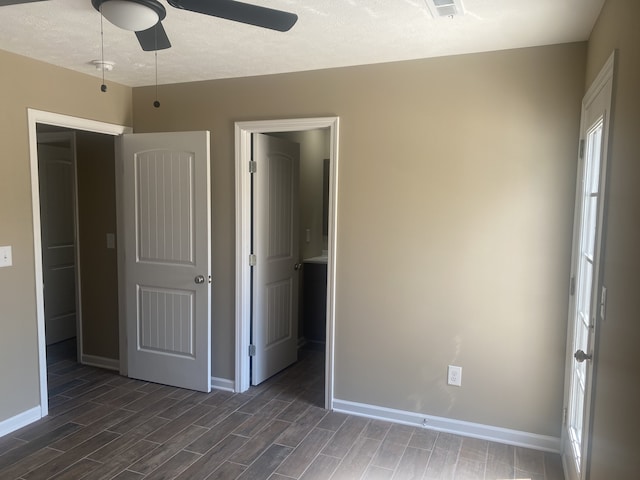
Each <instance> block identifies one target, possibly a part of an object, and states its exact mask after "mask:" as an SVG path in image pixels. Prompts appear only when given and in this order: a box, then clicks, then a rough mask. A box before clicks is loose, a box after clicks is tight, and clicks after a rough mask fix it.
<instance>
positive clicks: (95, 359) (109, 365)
mask: <svg viewBox="0 0 640 480" xmlns="http://www.w3.org/2000/svg"><path fill="white" fill-rule="evenodd" d="M81 362H82V364H83V365H89V366H91V367H99V368H106V369H107V370H115V371H120V360H117V359H114V358H106V357H99V356H97V355H85V354H83V355H82V357H81Z"/></svg>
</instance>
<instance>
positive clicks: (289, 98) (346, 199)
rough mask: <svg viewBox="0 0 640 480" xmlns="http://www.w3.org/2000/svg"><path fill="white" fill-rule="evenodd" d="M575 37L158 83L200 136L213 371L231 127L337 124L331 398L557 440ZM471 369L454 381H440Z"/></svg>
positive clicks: (579, 59) (229, 228) (229, 217)
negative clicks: (206, 144)
mask: <svg viewBox="0 0 640 480" xmlns="http://www.w3.org/2000/svg"><path fill="white" fill-rule="evenodd" d="M585 55H586V45H585V44H569V45H560V46H550V47H543V48H531V49H522V50H512V51H503V52H493V53H486V54H476V55H466V56H457V57H447V58H437V59H429V60H422V61H410V62H399V63H392V64H384V65H370V66H361V67H352V68H343V69H331V70H323V71H314V72H302V73H294V74H285V75H273V76H265V77H252V78H241V79H230V80H219V81H209V82H198V83H190V84H180V85H170V86H162V87H161V88H160V91H159V96H160V101H161V102H162V107H161V108H160V109H154V108H153V106H152V102H153V100H154V94H155V90H154V89H153V88H136V89H134V92H133V98H134V118H135V128H136V131H170V130H197V129H209V130H211V132H212V137H211V138H212V145H211V147H212V179H213V183H212V185H213V211H212V217H213V223H212V225H213V276H214V288H213V302H214V304H213V319H212V321H213V332H214V334H213V336H214V338H213V374H214V375H215V376H218V377H224V378H232V377H233V367H234V363H233V362H234V359H233V345H234V298H235V297H234V296H235V290H234V282H235V274H234V259H235V257H234V255H235V248H234V242H235V237H234V228H235V227H234V214H235V205H234V185H235V183H234V151H233V146H234V143H233V142H234V138H233V124H234V122H235V121H239V120H256V119H272V118H283V117H284V118H289V117H307V116H327V115H338V116H340V145H339V155H340V171H339V175H340V184H339V212H338V229H339V230H338V240H337V242H338V244H337V248H338V253H337V307H336V308H337V309H336V356H335V395H336V397H337V398H339V399H343V400H350V401H355V402H364V403H368V404H373V405H378V406H385V407H391V408H397V409H401V410H409V411H414V412H422V413H425V414H431V415H439V416H445V417H450V418H454V419H461V420H468V421H472V422H479V423H483V424H489V425H496V426H500V427H506V428H512V429H517V430H523V431H528V432H534V433H539V434H544V435H554V436H559V434H560V422H561V415H560V412H561V408H562V394H563V371H564V349H565V336H566V334H565V330H566V316H567V293H568V292H567V282H568V277H569V263H570V258H569V257H570V246H571V226H572V225H571V224H572V219H573V217H572V212H573V200H574V182H575V167H576V164H575V158H576V141H577V138H578V123H579V116H580V99H581V97H582V93H583V85H584V71H585ZM447 364H456V365H460V366H462V367H463V386H462V387H461V388H455V387H447V386H446V385H445V376H446V367H447Z"/></svg>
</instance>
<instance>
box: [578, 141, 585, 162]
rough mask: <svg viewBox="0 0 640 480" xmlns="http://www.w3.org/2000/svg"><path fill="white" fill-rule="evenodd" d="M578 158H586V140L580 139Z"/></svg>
mask: <svg viewBox="0 0 640 480" xmlns="http://www.w3.org/2000/svg"><path fill="white" fill-rule="evenodd" d="M578 156H579V157H580V159H583V158H584V139H582V138H581V139H580V145H579V147H578Z"/></svg>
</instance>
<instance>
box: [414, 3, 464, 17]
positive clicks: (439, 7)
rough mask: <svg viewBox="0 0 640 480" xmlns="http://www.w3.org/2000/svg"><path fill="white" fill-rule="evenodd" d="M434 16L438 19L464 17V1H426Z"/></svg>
mask: <svg viewBox="0 0 640 480" xmlns="http://www.w3.org/2000/svg"><path fill="white" fill-rule="evenodd" d="M424 1H425V3H426V4H427V7H428V8H429V11H430V12H431V15H433V18H438V17H456V16H459V15H464V7H463V5H462V0H424Z"/></svg>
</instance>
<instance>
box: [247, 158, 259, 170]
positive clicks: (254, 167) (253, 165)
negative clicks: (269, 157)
mask: <svg viewBox="0 0 640 480" xmlns="http://www.w3.org/2000/svg"><path fill="white" fill-rule="evenodd" d="M257 171H258V164H257V163H256V162H255V161H253V160H251V161H250V162H249V173H256V172H257Z"/></svg>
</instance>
